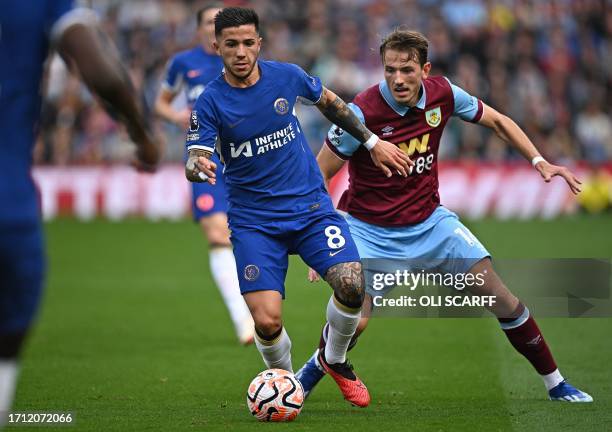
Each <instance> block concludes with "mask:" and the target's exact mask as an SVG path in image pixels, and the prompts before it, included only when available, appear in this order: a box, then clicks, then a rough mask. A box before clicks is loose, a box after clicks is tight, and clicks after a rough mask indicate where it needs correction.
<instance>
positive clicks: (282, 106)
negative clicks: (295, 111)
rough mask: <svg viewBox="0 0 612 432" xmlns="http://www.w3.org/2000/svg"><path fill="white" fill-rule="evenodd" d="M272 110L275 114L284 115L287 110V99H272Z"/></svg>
mask: <svg viewBox="0 0 612 432" xmlns="http://www.w3.org/2000/svg"><path fill="white" fill-rule="evenodd" d="M274 111H276V113H277V114H280V115H285V114H287V113H288V112H289V101H288V100H287V99H285V98H278V99H276V100H275V101H274Z"/></svg>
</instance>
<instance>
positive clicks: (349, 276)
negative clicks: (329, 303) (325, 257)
mask: <svg viewBox="0 0 612 432" xmlns="http://www.w3.org/2000/svg"><path fill="white" fill-rule="evenodd" d="M325 281H326V282H327V283H328V284H329V285H330V286H331V287H332V288H333V290H334V295H335V297H336V299H337V300H338V301H339V302H340V303H342V304H343V305H344V306H347V307H349V308H355V309H358V308H361V305H362V304H363V299H364V298H365V279H364V277H363V271H362V268H361V263H360V262H346V263H340V264H336V265H334V266H332V267H330V268H329V270H327V273H325Z"/></svg>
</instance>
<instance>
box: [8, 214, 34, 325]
mask: <svg viewBox="0 0 612 432" xmlns="http://www.w3.org/2000/svg"><path fill="white" fill-rule="evenodd" d="M43 248H44V246H43V234H42V228H41V227H40V225H39V224H35V225H25V226H11V227H7V226H0V333H17V332H21V331H24V330H26V329H27V328H28V327H29V326H30V323H31V322H32V320H33V319H34V316H35V315H36V310H37V309H38V303H39V301H40V297H41V293H42V287H43V280H44V273H45V253H44V250H43Z"/></svg>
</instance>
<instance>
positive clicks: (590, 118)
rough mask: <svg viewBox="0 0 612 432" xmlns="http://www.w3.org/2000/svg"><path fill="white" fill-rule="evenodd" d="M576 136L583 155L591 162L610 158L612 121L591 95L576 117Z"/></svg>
mask: <svg viewBox="0 0 612 432" xmlns="http://www.w3.org/2000/svg"><path fill="white" fill-rule="evenodd" d="M576 136H577V138H578V141H579V142H580V145H581V146H582V150H583V155H584V157H585V158H586V159H587V160H589V161H591V162H603V161H605V160H609V159H612V122H611V121H610V115H609V114H606V113H604V112H603V111H602V110H601V107H600V104H599V98H598V97H593V98H592V99H591V100H590V101H589V102H588V103H587V106H586V107H585V109H584V110H583V111H581V112H580V114H578V117H577V119H576Z"/></svg>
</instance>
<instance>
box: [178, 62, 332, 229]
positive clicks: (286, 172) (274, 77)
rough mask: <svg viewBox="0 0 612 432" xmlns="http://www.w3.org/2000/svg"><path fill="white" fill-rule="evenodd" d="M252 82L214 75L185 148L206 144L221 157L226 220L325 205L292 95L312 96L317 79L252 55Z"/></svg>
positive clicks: (318, 88)
mask: <svg viewBox="0 0 612 432" xmlns="http://www.w3.org/2000/svg"><path fill="white" fill-rule="evenodd" d="M258 64H259V68H260V72H261V76H260V79H259V80H258V81H257V82H256V83H255V84H254V85H252V86H250V87H247V88H236V87H232V86H230V85H229V84H228V83H227V82H226V81H225V79H224V77H223V75H220V76H219V77H218V78H216V79H215V80H214V81H212V82H211V83H209V85H208V86H207V87H206V90H205V91H204V93H202V95H201V96H200V97H199V99H198V100H197V102H196V104H195V106H194V110H193V112H192V119H191V126H190V129H189V132H188V134H187V148H203V149H207V150H210V151H212V150H213V149H214V148H215V146H216V149H217V152H218V153H219V154H220V155H221V158H222V160H223V162H224V164H225V168H224V171H223V173H224V177H225V183H226V186H227V189H228V199H229V210H228V215H229V220H230V223H231V224H261V223H265V222H267V221H274V220H281V219H282V220H291V219H297V218H300V217H303V216H306V215H308V213H309V212H310V211H312V210H313V209H316V208H319V207H322V206H328V207H329V208H333V207H332V206H331V200H330V199H329V195H328V194H327V192H326V190H325V186H324V184H323V178H322V176H321V173H320V171H319V168H318V166H317V163H316V160H315V157H314V155H313V154H312V152H311V151H310V149H309V147H308V144H307V142H306V138H305V136H304V133H303V132H302V129H301V126H300V123H299V121H298V119H297V117H296V114H295V109H294V107H295V104H296V102H297V99H298V97H301V98H303V99H305V100H306V101H310V103H316V102H317V101H318V100H319V99H320V98H321V94H322V91H323V87H322V85H321V81H320V80H319V78H317V77H312V76H310V75H308V74H307V73H306V72H304V71H303V70H302V69H301V68H300V67H299V66H296V65H293V64H288V63H279V62H274V61H262V60H260V61H259V62H258Z"/></svg>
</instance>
